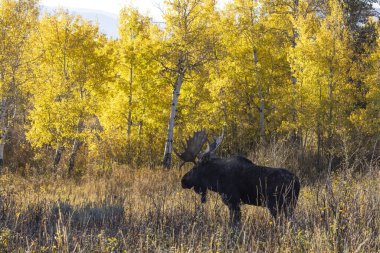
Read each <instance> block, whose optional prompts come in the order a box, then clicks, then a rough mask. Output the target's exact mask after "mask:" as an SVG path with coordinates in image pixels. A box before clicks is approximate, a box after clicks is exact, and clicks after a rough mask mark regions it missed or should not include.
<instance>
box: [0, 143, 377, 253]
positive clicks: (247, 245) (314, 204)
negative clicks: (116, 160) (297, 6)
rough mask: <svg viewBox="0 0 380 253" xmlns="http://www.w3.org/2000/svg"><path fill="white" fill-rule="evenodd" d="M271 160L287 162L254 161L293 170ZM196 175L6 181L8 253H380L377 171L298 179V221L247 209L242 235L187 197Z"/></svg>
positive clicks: (4, 246)
mask: <svg viewBox="0 0 380 253" xmlns="http://www.w3.org/2000/svg"><path fill="white" fill-rule="evenodd" d="M269 153H270V152H269ZM272 153H273V157H278V160H275V159H274V158H273V159H268V158H267V157H265V155H263V154H261V153H254V154H252V156H251V157H252V158H254V159H255V160H256V161H258V162H257V163H261V164H267V165H277V166H283V165H284V164H286V161H287V159H288V156H287V155H286V153H282V154H281V153H279V151H276V150H275V149H273V152H272ZM265 154H268V152H266V153H265ZM189 166H190V165H189ZM188 168H189V167H187V168H185V169H182V170H176V169H173V170H171V171H163V170H161V169H155V170H152V169H145V168H140V169H130V168H127V167H123V166H118V165H113V166H112V167H110V168H108V169H106V170H100V169H92V170H88V171H87V173H86V174H85V175H84V176H83V177H82V178H80V179H66V178H64V177H60V176H59V175H56V176H49V175H42V174H37V175H31V174H33V173H23V174H24V176H21V175H19V174H17V173H5V174H4V175H2V176H1V177H0V252H380V194H379V193H380V168H379V167H378V166H376V165H373V164H372V165H371V166H369V167H368V168H366V170H365V171H366V173H362V172H361V173H359V172H355V171H353V170H351V169H350V168H349V167H345V168H341V169H340V170H337V171H335V172H330V173H328V174H326V175H325V176H320V177H319V179H318V180H306V179H307V178H305V175H303V173H302V171H298V172H297V173H298V174H299V177H300V178H301V179H302V180H303V187H302V189H301V195H300V199H299V202H298V207H297V209H296V213H295V217H294V219H292V220H290V221H286V222H276V221H274V220H273V219H272V218H271V217H270V215H269V212H268V211H267V210H266V209H265V208H260V207H254V206H247V205H246V206H243V215H242V217H243V219H242V225H241V227H240V228H231V227H230V226H229V224H228V210H227V208H226V206H224V205H223V204H222V202H221V200H220V198H219V196H217V194H215V193H210V194H209V195H210V196H209V198H208V202H207V203H206V204H204V205H202V204H201V203H200V198H199V196H197V195H196V194H195V193H194V192H192V191H189V190H183V189H181V187H180V183H179V182H180V178H181V176H182V175H183V174H184V173H185V171H186V170H187V169H188ZM363 171H364V170H363ZM305 182H313V183H305Z"/></svg>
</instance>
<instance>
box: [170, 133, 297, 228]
mask: <svg viewBox="0 0 380 253" xmlns="http://www.w3.org/2000/svg"><path fill="white" fill-rule="evenodd" d="M222 139H223V136H221V137H219V138H216V139H215V140H214V142H213V143H211V144H209V145H208V147H207V149H206V151H205V152H204V153H201V152H200V151H201V148H202V146H203V145H204V144H205V143H206V141H207V135H206V133H205V131H204V130H202V131H198V132H195V133H194V136H193V137H192V138H190V139H189V140H187V145H183V146H184V147H183V148H184V152H183V153H181V154H178V153H177V152H176V153H177V155H178V156H179V157H180V158H181V159H182V160H183V162H193V163H194V164H195V165H194V167H193V168H192V169H191V170H190V171H189V172H187V173H186V174H185V175H184V176H183V178H182V180H181V184H182V187H183V188H185V189H191V188H193V189H194V191H195V192H196V193H198V194H200V195H201V200H202V202H205V201H206V194H207V190H211V191H215V192H218V193H219V194H220V196H221V197H222V200H223V203H225V204H226V205H227V206H228V208H229V210H230V219H231V222H232V223H235V224H236V223H238V222H240V218H241V214H240V205H241V204H249V205H256V206H265V207H267V208H268V209H269V211H270V213H271V214H272V216H273V217H275V218H276V217H277V216H278V215H279V214H283V215H285V217H289V216H291V215H292V214H293V211H294V208H295V207H296V204H297V199H298V195H299V191H300V182H299V179H298V177H297V176H295V175H294V174H293V173H292V172H290V171H288V170H286V169H278V168H270V167H264V166H259V165H255V164H254V163H252V162H251V161H250V160H248V159H246V158H244V157H241V156H234V157H230V158H227V159H222V158H218V157H215V156H214V152H215V150H216V149H217V148H218V147H219V145H220V143H221V141H222ZM196 157H198V159H197V161H195V160H196Z"/></svg>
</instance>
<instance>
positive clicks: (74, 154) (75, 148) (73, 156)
mask: <svg viewBox="0 0 380 253" xmlns="http://www.w3.org/2000/svg"><path fill="white" fill-rule="evenodd" d="M81 146H82V142H81V141H80V140H78V139H75V140H74V144H73V148H72V150H71V153H70V159H69V167H68V172H69V176H70V177H71V176H72V175H73V172H74V166H75V160H76V158H77V154H78V151H79V148H80V147H81Z"/></svg>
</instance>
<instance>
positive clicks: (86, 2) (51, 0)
mask: <svg viewBox="0 0 380 253" xmlns="http://www.w3.org/2000/svg"><path fill="white" fill-rule="evenodd" d="M163 2H164V0H42V1H40V3H41V5H45V6H50V7H64V8H81V9H93V10H101V11H105V12H109V13H112V14H115V15H118V14H119V10H120V9H121V8H122V7H123V6H130V5H131V6H133V7H136V8H138V9H139V10H140V12H141V13H142V14H144V15H148V16H151V17H154V18H155V19H161V13H162V12H161V10H160V8H161V9H162V6H163Z"/></svg>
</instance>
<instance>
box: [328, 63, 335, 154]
mask: <svg viewBox="0 0 380 253" xmlns="http://www.w3.org/2000/svg"><path fill="white" fill-rule="evenodd" d="M333 88H334V87H333V68H332V67H330V75H329V114H328V133H327V134H328V137H327V138H328V139H327V146H328V147H327V148H328V149H329V150H331V148H332V137H333Z"/></svg>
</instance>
